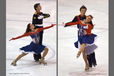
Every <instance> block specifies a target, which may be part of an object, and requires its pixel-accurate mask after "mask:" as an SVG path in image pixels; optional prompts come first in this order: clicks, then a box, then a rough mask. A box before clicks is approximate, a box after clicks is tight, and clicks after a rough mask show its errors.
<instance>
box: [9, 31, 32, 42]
mask: <svg viewBox="0 0 114 76" xmlns="http://www.w3.org/2000/svg"><path fill="white" fill-rule="evenodd" d="M31 34H32V33H30V32H28V33H25V34H23V35H21V36H18V37H15V38H12V39H10V40H9V41H11V40H16V39H19V38H22V37H25V36H30V35H31Z"/></svg>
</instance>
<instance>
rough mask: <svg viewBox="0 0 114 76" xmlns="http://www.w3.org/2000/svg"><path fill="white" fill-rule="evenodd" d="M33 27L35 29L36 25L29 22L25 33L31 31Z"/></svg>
mask: <svg viewBox="0 0 114 76" xmlns="http://www.w3.org/2000/svg"><path fill="white" fill-rule="evenodd" d="M33 29H35V26H34V25H33V24H31V23H29V24H28V25H27V28H26V32H25V33H28V32H31V31H32V30H33Z"/></svg>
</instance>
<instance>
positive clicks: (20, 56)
mask: <svg viewBox="0 0 114 76" xmlns="http://www.w3.org/2000/svg"><path fill="white" fill-rule="evenodd" d="M27 54H28V53H22V54H20V55H19V56H18V57H17V58H16V59H15V60H14V61H13V62H12V63H11V64H12V65H13V66H16V62H17V61H18V60H19V59H21V58H22V57H23V56H25V55H27Z"/></svg>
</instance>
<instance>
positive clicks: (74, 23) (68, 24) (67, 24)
mask: <svg viewBox="0 0 114 76" xmlns="http://www.w3.org/2000/svg"><path fill="white" fill-rule="evenodd" d="M77 24H79V21H77V22H70V23H66V24H65V26H71V25H77Z"/></svg>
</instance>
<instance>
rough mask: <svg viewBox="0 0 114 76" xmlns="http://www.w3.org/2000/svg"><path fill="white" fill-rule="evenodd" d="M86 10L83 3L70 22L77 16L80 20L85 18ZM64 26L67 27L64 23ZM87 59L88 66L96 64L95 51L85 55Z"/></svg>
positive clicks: (74, 20)
mask: <svg viewBox="0 0 114 76" xmlns="http://www.w3.org/2000/svg"><path fill="white" fill-rule="evenodd" d="M86 11H87V8H86V7H85V6H84V5H83V6H81V7H80V15H77V16H75V17H74V19H73V20H72V21H71V22H77V21H78V16H79V18H80V20H84V19H86V15H85V13H86ZM68 23H70V22H68ZM90 23H91V24H92V25H93V23H92V22H90ZM65 27H67V26H66V25H65ZM93 27H94V25H93ZM77 28H79V25H77ZM78 34H79V31H78ZM87 59H88V63H89V67H92V65H93V66H96V65H97V63H96V58H95V52H93V53H92V54H90V55H87Z"/></svg>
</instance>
